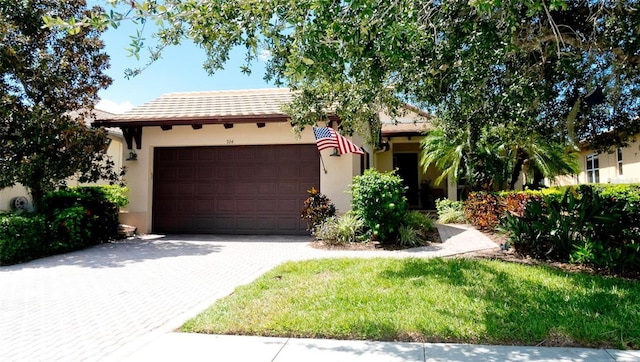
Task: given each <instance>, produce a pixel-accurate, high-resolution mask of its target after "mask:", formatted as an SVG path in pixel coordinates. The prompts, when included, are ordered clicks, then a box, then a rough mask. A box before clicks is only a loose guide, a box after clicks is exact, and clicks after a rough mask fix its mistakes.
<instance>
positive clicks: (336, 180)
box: [120, 123, 360, 233]
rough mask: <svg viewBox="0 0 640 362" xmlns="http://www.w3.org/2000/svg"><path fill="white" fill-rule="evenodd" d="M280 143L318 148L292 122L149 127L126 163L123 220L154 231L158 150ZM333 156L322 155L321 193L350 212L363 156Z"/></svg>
mask: <svg viewBox="0 0 640 362" xmlns="http://www.w3.org/2000/svg"><path fill="white" fill-rule="evenodd" d="M357 142H358V141H357V140H356V143H357ZM276 144H314V145H315V138H314V136H313V130H312V128H311V127H307V128H306V129H305V130H304V131H303V132H302V134H301V135H300V137H299V138H298V137H296V135H295V134H294V133H293V131H292V129H291V126H290V124H289V123H267V124H266V126H265V127H263V128H258V127H257V126H256V124H255V123H251V124H235V125H234V127H233V128H230V129H225V128H224V127H223V126H222V125H205V126H203V127H202V128H201V129H198V130H194V129H193V128H192V127H191V126H174V127H173V129H171V130H168V131H163V130H161V129H160V127H145V128H143V130H142V149H140V150H137V149H136V153H137V155H138V157H137V160H136V161H125V166H126V167H127V174H126V176H125V179H126V183H127V186H128V187H129V189H130V190H131V191H130V193H129V205H128V206H127V207H126V208H125V213H123V214H122V215H121V218H120V221H121V222H122V223H125V224H129V225H134V226H136V227H137V228H138V231H139V232H142V233H149V232H150V231H151V217H152V214H151V211H152V195H153V150H154V148H155V147H188V146H242V145H276ZM123 152H124V153H125V154H127V155H128V153H129V150H127V149H125V150H123ZM330 154H331V150H330V149H327V150H324V151H323V152H322V159H323V160H324V168H323V166H322V163H319V164H318V167H319V168H320V185H319V187H320V192H322V193H324V194H325V195H327V196H328V197H329V198H330V199H331V200H332V201H333V202H334V204H335V205H336V208H337V209H338V210H339V211H340V212H346V211H348V210H349V209H350V208H351V196H350V195H349V194H348V193H346V192H345V191H347V190H348V185H349V184H350V183H351V179H352V178H353V176H354V175H356V174H358V173H359V171H360V156H359V155H352V154H347V155H342V156H341V157H331V156H329V155H330ZM125 158H126V157H125ZM324 169H326V171H327V172H326V173H325V172H324ZM309 186H310V187H311V186H313V185H309ZM301 206H302V205H301Z"/></svg>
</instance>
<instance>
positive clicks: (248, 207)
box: [236, 199, 256, 215]
mask: <svg viewBox="0 0 640 362" xmlns="http://www.w3.org/2000/svg"><path fill="white" fill-rule="evenodd" d="M255 211H256V201H255V200H253V199H247V200H243V199H238V200H236V212H237V213H238V214H239V215H245V214H254V213H255Z"/></svg>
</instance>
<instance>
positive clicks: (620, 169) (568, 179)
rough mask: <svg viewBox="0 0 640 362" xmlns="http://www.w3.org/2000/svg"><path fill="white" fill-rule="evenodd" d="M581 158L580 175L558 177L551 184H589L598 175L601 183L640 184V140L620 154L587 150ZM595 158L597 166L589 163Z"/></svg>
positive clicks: (582, 153)
mask: <svg viewBox="0 0 640 362" xmlns="http://www.w3.org/2000/svg"><path fill="white" fill-rule="evenodd" d="M636 138H640V135H638V136H637V137H636ZM579 157H580V159H579V163H580V173H579V174H577V175H567V176H559V177H556V179H555V180H554V181H553V182H551V184H552V185H577V184H587V183H591V182H592V181H593V180H594V179H595V175H596V174H597V176H598V179H599V182H600V183H614V184H620V183H640V139H636V140H635V141H634V142H632V143H630V144H629V146H627V147H622V148H620V152H618V149H617V148H614V149H613V150H612V151H610V152H603V153H597V152H596V151H594V150H588V149H587V150H583V151H581V152H580V156H579ZM593 157H597V164H595V163H594V162H589V159H591V160H592V161H593ZM588 166H589V167H588Z"/></svg>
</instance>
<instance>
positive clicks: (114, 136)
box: [0, 109, 124, 212]
mask: <svg viewBox="0 0 640 362" xmlns="http://www.w3.org/2000/svg"><path fill="white" fill-rule="evenodd" d="M93 113H94V116H95V118H94V119H87V120H86V122H87V123H88V124H90V123H91V122H93V121H95V120H100V119H105V118H113V117H115V114H113V113H110V112H105V111H102V110H99V109H95V110H94V111H93ZM107 132H108V137H109V139H111V143H110V144H109V148H108V149H107V154H108V155H109V156H111V159H112V160H113V162H114V164H115V166H114V168H115V169H116V170H119V169H120V168H121V167H122V166H123V162H122V161H123V160H122V155H123V153H124V139H123V137H122V131H120V129H118V128H107ZM101 183H102V182H98V183H97V184H101ZM67 185H69V186H79V185H80V183H79V182H78V181H77V180H75V179H69V180H67ZM16 197H27V198H28V191H27V190H26V189H25V188H24V187H23V186H22V185H16V186H14V187H10V188H5V189H0V212H2V211H8V210H10V209H11V201H12V200H14V198H16Z"/></svg>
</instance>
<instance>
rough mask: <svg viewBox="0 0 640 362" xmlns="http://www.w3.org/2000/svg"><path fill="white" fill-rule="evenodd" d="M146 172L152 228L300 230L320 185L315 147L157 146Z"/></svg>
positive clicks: (237, 231) (161, 230)
mask: <svg viewBox="0 0 640 362" xmlns="http://www.w3.org/2000/svg"><path fill="white" fill-rule="evenodd" d="M153 170H154V174H153V216H152V217H153V226H152V228H153V231H154V232H158V233H220V234H274V235H277V234H304V233H305V226H306V225H305V224H304V222H303V221H302V220H301V219H300V210H301V209H302V204H303V202H304V199H305V198H306V197H307V193H306V190H307V189H309V188H311V187H312V186H315V187H318V186H319V183H320V166H319V154H318V149H317V148H316V146H315V145H278V146H229V147H179V148H174V147H171V148H156V149H155V152H154V166H153Z"/></svg>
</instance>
